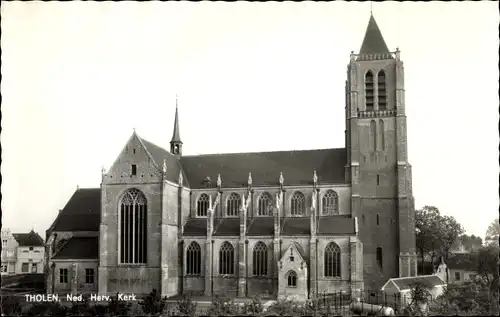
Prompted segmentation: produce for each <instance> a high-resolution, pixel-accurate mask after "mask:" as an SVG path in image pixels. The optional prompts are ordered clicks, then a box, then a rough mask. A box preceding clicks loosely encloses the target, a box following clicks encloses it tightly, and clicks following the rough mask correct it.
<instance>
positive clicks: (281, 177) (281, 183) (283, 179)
mask: <svg viewBox="0 0 500 317" xmlns="http://www.w3.org/2000/svg"><path fill="white" fill-rule="evenodd" d="M284 182H285V178H284V177H283V172H280V185H283V183H284Z"/></svg>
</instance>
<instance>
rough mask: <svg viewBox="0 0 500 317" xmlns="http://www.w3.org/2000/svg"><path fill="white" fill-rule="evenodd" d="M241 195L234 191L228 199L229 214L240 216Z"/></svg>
mask: <svg viewBox="0 0 500 317" xmlns="http://www.w3.org/2000/svg"><path fill="white" fill-rule="evenodd" d="M240 206H241V197H240V195H238V194H236V193H232V194H231V195H230V196H229V198H228V199H227V210H226V215H227V216H238V215H239V214H240Z"/></svg>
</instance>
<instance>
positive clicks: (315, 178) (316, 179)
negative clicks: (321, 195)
mask: <svg viewBox="0 0 500 317" xmlns="http://www.w3.org/2000/svg"><path fill="white" fill-rule="evenodd" d="M313 183H314V185H316V184H317V183H318V175H316V170H314V173H313Z"/></svg>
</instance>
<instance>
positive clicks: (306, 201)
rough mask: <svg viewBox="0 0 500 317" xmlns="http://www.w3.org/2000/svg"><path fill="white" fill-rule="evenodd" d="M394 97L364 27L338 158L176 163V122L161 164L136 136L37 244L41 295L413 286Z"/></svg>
mask: <svg viewBox="0 0 500 317" xmlns="http://www.w3.org/2000/svg"><path fill="white" fill-rule="evenodd" d="M404 93H405V90H404V67H403V62H402V61H401V59H400V51H399V49H396V51H389V49H388V47H387V45H386V43H385V41H384V39H383V37H382V34H381V32H380V30H379V28H378V26H377V23H376V22H375V19H374V17H373V16H371V17H370V20H369V23H368V27H367V30H366V34H365V38H364V40H363V43H362V45H361V49H360V51H359V53H357V54H355V53H354V52H351V55H350V61H349V64H348V66H347V80H346V86H345V98H346V100H345V123H346V128H345V147H344V148H332V149H315V150H300V151H276V152H256V153H232V154H209V155H195V156H189V155H183V153H182V146H183V143H182V141H181V137H180V123H179V113H178V109H177V108H176V110H175V124H174V131H173V136H172V139H171V141H170V148H169V150H166V149H164V148H162V147H160V146H158V145H155V144H153V143H151V142H149V141H147V140H146V139H144V138H142V137H141V136H139V135H138V134H137V133H136V132H135V131H134V132H133V133H132V136H131V137H130V138H129V140H128V141H127V143H126V144H125V146H124V148H123V150H122V152H121V153H120V154H119V156H118V157H117V159H116V161H115V162H114V164H113V165H112V166H111V168H110V169H109V170H108V171H107V172H105V171H104V170H103V171H102V182H101V186H100V188H80V189H77V190H76V192H75V193H74V194H73V196H72V197H71V198H70V200H69V201H68V203H67V204H66V206H65V207H64V208H63V209H62V210H61V211H60V212H59V214H58V216H57V218H56V219H55V221H54V222H53V224H52V226H51V227H50V228H49V229H48V230H47V250H48V252H47V255H48V256H47V263H46V272H47V285H48V292H49V293H52V292H55V293H69V292H78V293H81V292H86V291H88V292H98V293H100V294H113V293H116V292H122V293H135V294H145V293H149V292H150V291H151V290H152V289H153V288H155V289H157V290H158V291H159V292H160V293H161V295H162V296H169V297H170V296H174V295H177V294H193V295H207V296H210V295H214V294H221V295H224V296H230V297H234V296H238V297H251V296H255V295H262V294H268V295H269V296H272V297H278V298H283V297H286V298H295V299H297V300H304V299H306V298H311V297H314V296H316V294H324V293H334V292H341V291H343V292H347V293H350V292H357V291H361V290H363V289H369V290H380V288H381V287H382V286H383V285H384V284H385V283H386V282H387V281H388V280H389V279H390V278H396V277H406V276H414V275H416V272H417V271H416V263H417V261H416V259H417V257H416V253H415V251H416V250H415V220H414V199H413V195H412V183H411V165H410V164H409V162H408V155H407V137H406V114H405V98H404ZM339 110H340V109H339ZM339 113H340V112H339Z"/></svg>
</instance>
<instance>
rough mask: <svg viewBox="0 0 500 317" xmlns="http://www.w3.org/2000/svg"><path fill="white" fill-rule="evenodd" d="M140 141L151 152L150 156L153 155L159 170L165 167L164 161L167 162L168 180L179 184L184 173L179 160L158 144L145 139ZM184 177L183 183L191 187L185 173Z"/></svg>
mask: <svg viewBox="0 0 500 317" xmlns="http://www.w3.org/2000/svg"><path fill="white" fill-rule="evenodd" d="M139 139H140V140H141V142H142V144H143V145H144V147H145V148H146V150H147V151H148V152H149V154H151V158H152V159H153V161H154V163H155V164H156V165H157V166H158V167H159V168H162V167H163V160H165V161H166V162H167V180H168V181H170V182H173V183H175V184H178V183H179V172H180V171H182V167H181V163H180V162H179V159H178V158H177V157H176V156H175V155H173V154H172V153H170V152H169V151H167V150H165V149H164V148H162V147H160V146H158V145H156V144H153V143H151V142H149V141H147V140H144V139H143V138H139ZM182 177H183V183H184V184H185V185H189V180H188V178H187V177H186V174H185V173H184V172H183V174H182Z"/></svg>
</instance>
